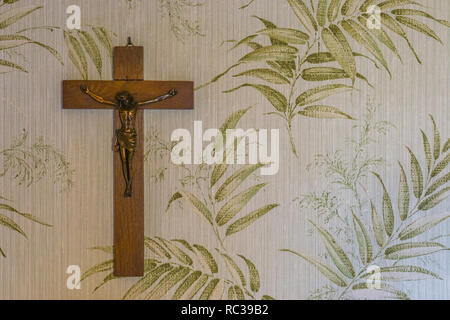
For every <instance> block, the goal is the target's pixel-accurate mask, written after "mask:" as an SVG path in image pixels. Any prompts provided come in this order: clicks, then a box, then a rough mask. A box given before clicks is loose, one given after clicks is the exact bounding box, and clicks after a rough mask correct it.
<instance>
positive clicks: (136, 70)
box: [113, 46, 144, 277]
mask: <svg viewBox="0 0 450 320" xmlns="http://www.w3.org/2000/svg"><path fill="white" fill-rule="evenodd" d="M113 77H114V80H126V81H132V80H139V81H140V80H144V48H143V47H135V46H127V47H115V48H114V75H113ZM120 127H121V122H120V118H119V112H118V110H117V109H116V110H114V130H117V129H120ZM135 127H136V132H137V134H138V136H137V148H136V153H135V155H134V159H133V167H134V177H133V193H132V196H131V197H129V198H127V197H124V196H123V191H124V190H125V180H124V178H123V174H122V161H121V159H120V153H119V152H114V275H115V276H116V277H139V276H142V275H143V274H144V110H142V109H140V110H139V111H138V113H137V115H136V124H135Z"/></svg>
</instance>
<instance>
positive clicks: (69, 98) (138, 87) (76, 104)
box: [63, 69, 194, 110]
mask: <svg viewBox="0 0 450 320" xmlns="http://www.w3.org/2000/svg"><path fill="white" fill-rule="evenodd" d="M123 70H126V69H123ZM114 73H115V72H114ZM82 84H84V85H86V86H87V87H88V88H89V89H90V90H91V91H93V92H94V93H96V94H98V95H100V96H102V97H103V98H105V99H107V100H110V101H113V102H114V101H115V96H116V94H117V93H118V92H120V91H128V92H130V93H131V94H132V95H133V97H134V98H135V99H136V101H145V100H149V99H153V98H155V97H158V96H161V95H164V94H166V93H167V92H169V90H171V89H176V90H177V91H178V93H177V95H176V96H174V97H172V98H170V99H167V100H164V101H161V102H158V103H154V104H150V105H146V106H143V107H142V108H143V109H185V110H190V109H193V107H194V83H193V82H190V81H79V80H67V81H63V108H64V109H80V108H84V109H113V107H111V106H108V105H103V104H100V103H98V102H96V101H95V100H93V99H92V98H90V97H89V96H87V95H85V94H81V91H80V86H81V85H82Z"/></svg>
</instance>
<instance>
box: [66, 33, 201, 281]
mask: <svg viewBox="0 0 450 320" xmlns="http://www.w3.org/2000/svg"><path fill="white" fill-rule="evenodd" d="M113 64H114V80H115V81H63V108H64V109H113V110H114V129H115V133H114V140H115V142H114V148H111V149H112V150H114V151H116V152H115V153H114V275H115V276H116V277H139V276H143V274H144V113H143V110H142V109H185V110H186V109H193V106H194V89H193V88H194V84H193V82H190V81H143V80H144V75H143V73H144V48H143V47H138V46H133V45H131V41H130V40H129V44H128V46H126V47H115V48H114V63H113Z"/></svg>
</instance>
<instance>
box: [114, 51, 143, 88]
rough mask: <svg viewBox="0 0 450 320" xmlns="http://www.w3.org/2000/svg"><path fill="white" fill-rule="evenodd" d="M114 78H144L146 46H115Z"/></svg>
mask: <svg viewBox="0 0 450 320" xmlns="http://www.w3.org/2000/svg"><path fill="white" fill-rule="evenodd" d="M113 57H114V58H113V64H114V80H128V81H129V80H144V77H143V72H144V47H138V46H127V47H114V50H113Z"/></svg>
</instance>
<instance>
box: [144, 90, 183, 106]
mask: <svg viewBox="0 0 450 320" xmlns="http://www.w3.org/2000/svg"><path fill="white" fill-rule="evenodd" d="M177 94H178V92H177V90H174V89H172V90H170V91H169V92H168V93H167V94H165V95H163V96H160V97H157V98H155V99H152V100H148V101H142V102H139V103H138V105H139V106H143V105H146V104H151V103H156V102H160V101H163V100H167V99H169V98H172V97H173V96H176V95H177Z"/></svg>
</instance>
